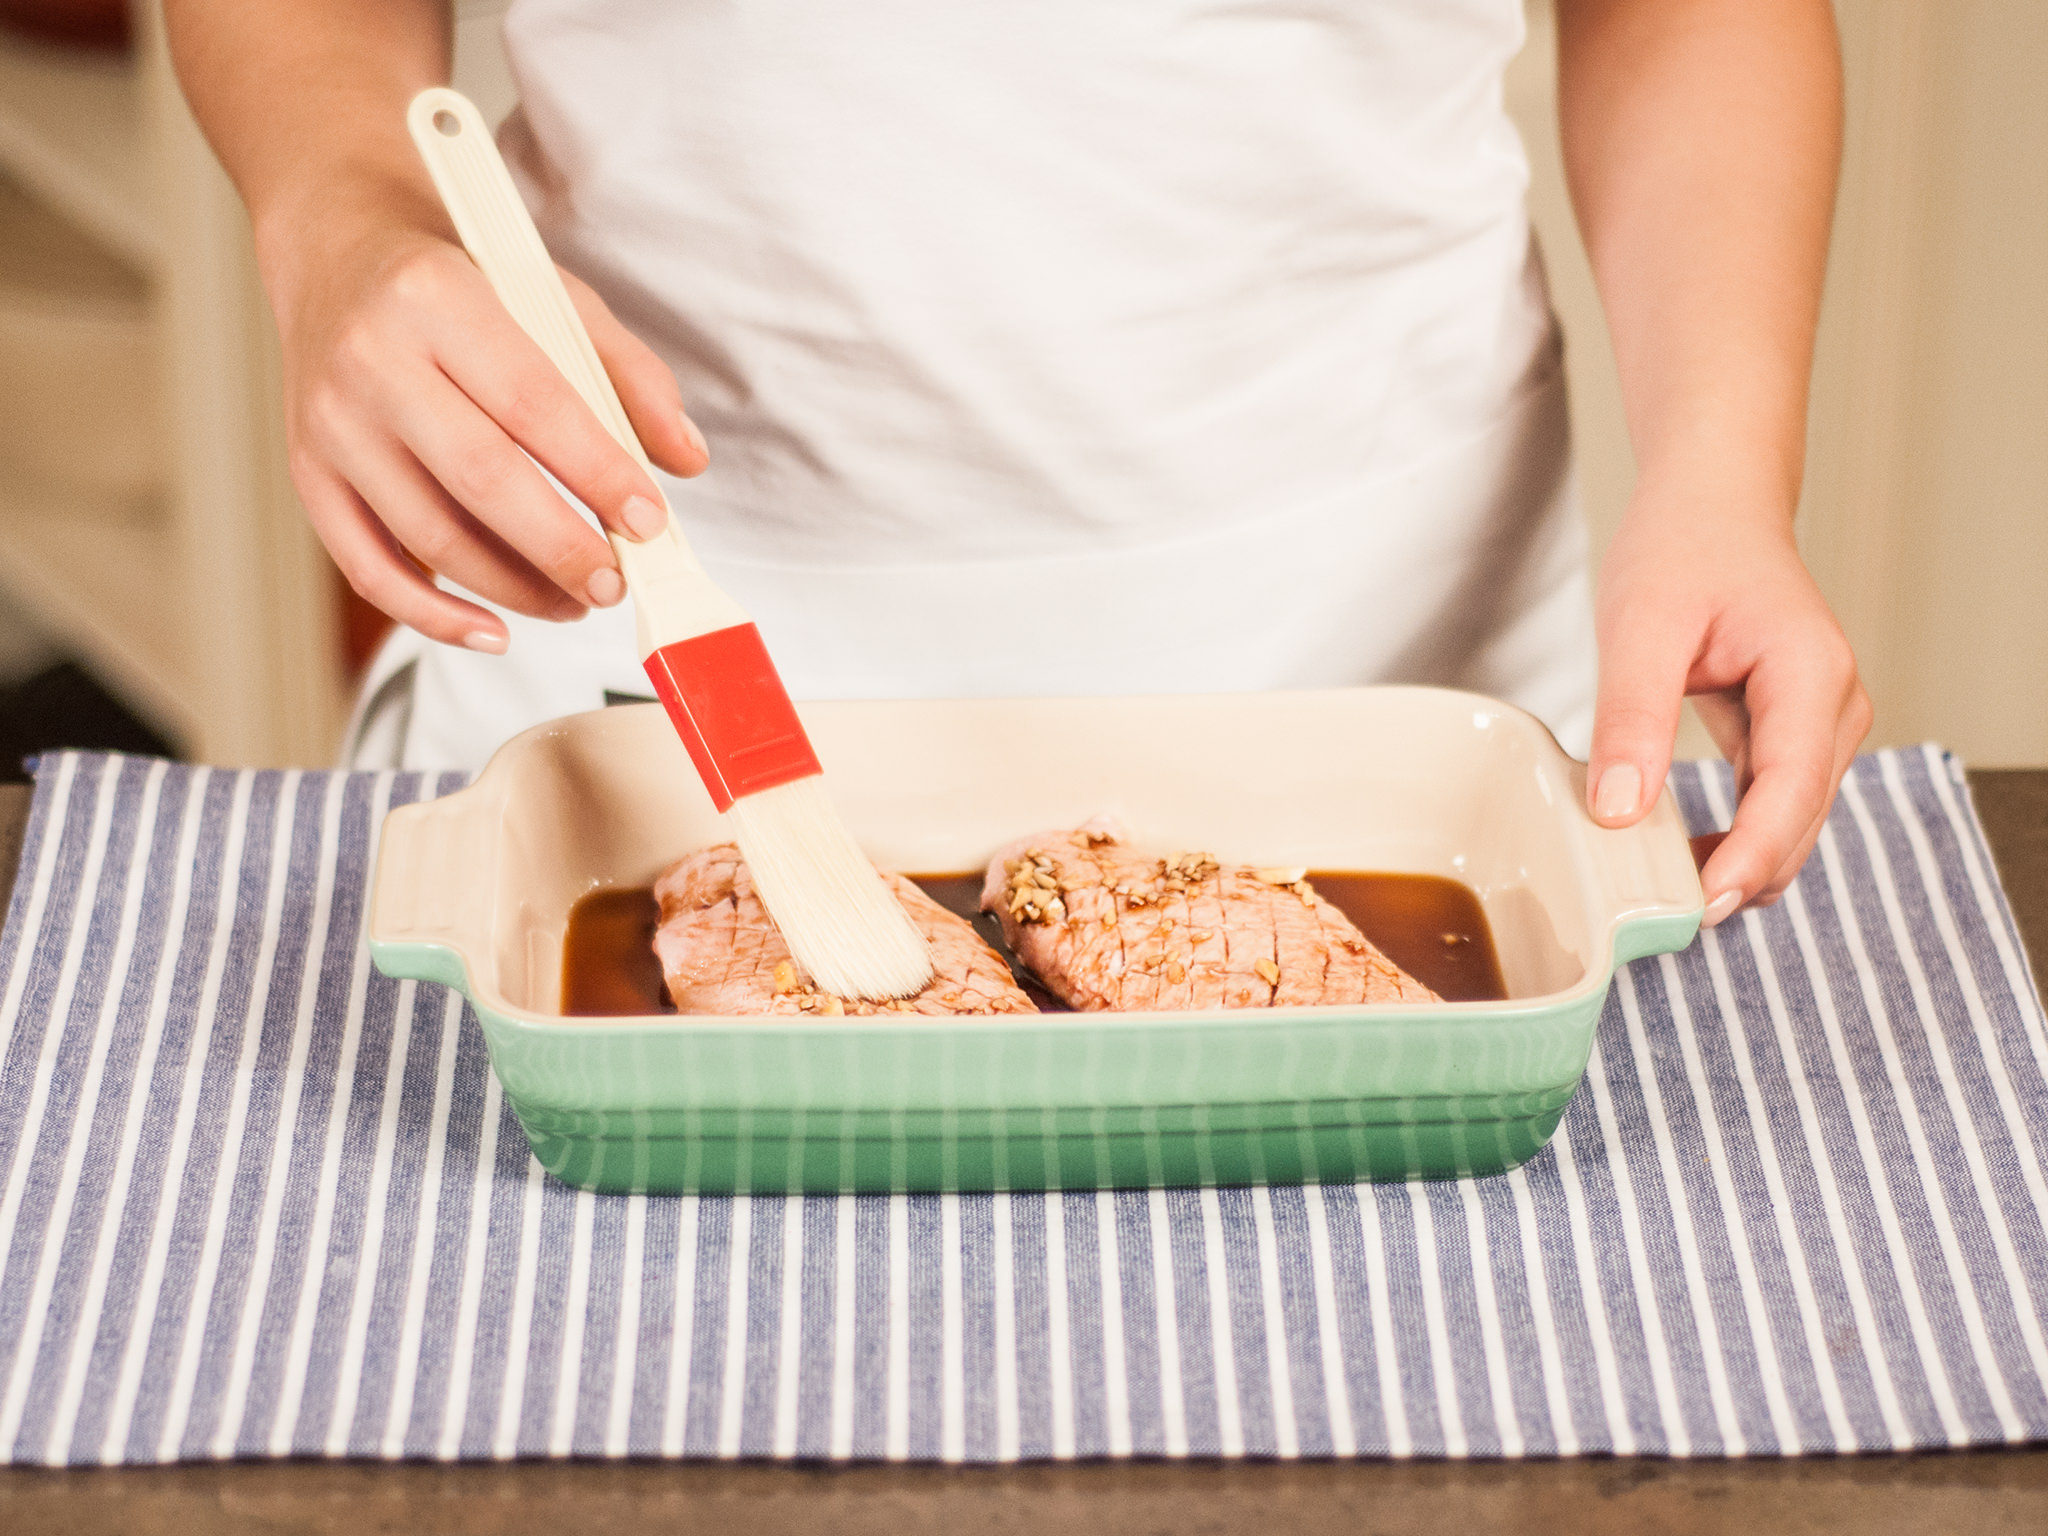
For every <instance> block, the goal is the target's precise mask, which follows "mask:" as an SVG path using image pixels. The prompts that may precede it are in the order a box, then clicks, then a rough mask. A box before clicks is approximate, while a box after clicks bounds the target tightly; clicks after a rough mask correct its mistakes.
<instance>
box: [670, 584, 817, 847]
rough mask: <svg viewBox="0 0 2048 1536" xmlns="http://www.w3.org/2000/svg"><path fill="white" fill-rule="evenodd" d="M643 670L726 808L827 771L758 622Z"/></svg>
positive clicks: (682, 647) (676, 651)
mask: <svg viewBox="0 0 2048 1536" xmlns="http://www.w3.org/2000/svg"><path fill="white" fill-rule="evenodd" d="M643 665H645V666H646V668H647V675H648V677H649V678H651V679H652V680H653V682H654V692H655V695H656V696H657V697H658V698H659V699H660V700H661V702H662V703H663V705H665V706H666V707H667V709H668V717H669V719H671V720H673V721H674V722H675V727H676V734H677V735H679V736H681V737H682V738H683V745H684V746H685V747H688V748H689V749H690V761H691V762H693V763H695V764H696V765H697V773H698V775H699V777H701V778H702V779H703V780H704V787H705V788H706V789H707V790H709V791H710V792H711V800H712V803H713V804H714V805H716V806H717V807H718V808H719V809H720V810H721V811H723V810H728V809H730V808H731V806H732V803H733V801H735V800H737V799H738V798H739V797H740V796H742V795H751V794H753V793H755V792H756V791H758V790H763V789H773V788H774V787H775V786H776V785H778V784H787V783H788V782H789V781H790V780H792V779H803V778H808V777H810V776H811V775H812V774H814V773H820V772H823V769H822V768H821V767H820V766H819V764H818V754H817V753H815V752H813V751H812V750H811V739H810V737H808V736H806V735H805V734H804V728H803V722H801V721H800V720H798V719H797V717H796V706H795V705H794V704H792V703H790V702H789V692H788V690H787V689H785V688H784V687H783V686H782V679H781V678H780V677H779V676H777V675H776V671H775V663H774V662H772V661H770V660H769V659H768V647H767V646H765V645H763V644H762V643H761V632H760V631H759V630H758V629H756V628H754V626H753V625H751V624H735V625H733V626H732V628H730V629H714V630H713V631H712V632H711V633H710V634H708V635H698V636H696V637H695V638H693V639H689V640H678V641H676V643H675V644H673V645H664V646H663V647H662V648H661V649H660V650H658V651H655V652H653V653H652V654H651V655H649V656H648V657H647V659H646V661H645V662H644V663H643Z"/></svg>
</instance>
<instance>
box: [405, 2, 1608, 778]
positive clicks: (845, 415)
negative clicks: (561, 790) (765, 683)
mask: <svg viewBox="0 0 2048 1536" xmlns="http://www.w3.org/2000/svg"><path fill="white" fill-rule="evenodd" d="M1522 31H1523V23H1522V8H1521V0H1245V3H1239V4H1232V5H1217V4H1213V3H1209V0H1119V3H1114V4H1104V3H1102V0H1038V3H1035V4H1031V5H1016V4H1012V5H988V4H983V5H962V4H958V3H941V0H870V3H867V4H863V5H858V6H847V5H837V4H828V3H822V0H784V3H754V4H747V5H737V4H732V3H729V0H717V3H714V0H516V3H515V4H514V6H513V8H512V10H511V12H510V15H509V16H508V19H507V22H506V33H505V36H506V46H507V52H508V56H509V58H510V61H511V64H512V67H513V71H514V74H515V75H516V77H517V79H518V82H519V86H520V93H521V103H522V104H521V108H520V110H519V112H518V113H516V114H515V115H514V117H513V118H512V119H511V120H510V121H509V122H508V124H507V125H506V128H505V130H504V132H503V135H502V140H503V143H504V146H505V149H506V153H507V156H508V158H509V159H510V160H511V161H512V163H513V165H514V168H515V172H516V174H518V175H519V177H520V179H521V181H522V183H523V185H524V189H525V191H526V194H527V197H528V201H529V203H530V205H531V206H532V207H533V209H534V212H535V216H536V219H537V221H538V223H539V225H540V228H541V232H542V234H543V236H544V237H545V238H546V239H547V241H548V244H549V246H550V248H551V249H552V250H553V252H554V253H555V255H556V257H557V259H558V260H560V261H561V262H562V263H563V264H564V265H566V266H568V267H570V268H571V269H573V270H574V271H576V272H578V273H579V274H581V275H582V276H583V277H584V278H585V279H586V280H588V281H589V282H590V283H591V284H592V285H593V286H594V287H595V288H596V289H597V290H598V291H599V292H600V293H601V294H603V295H604V297H605V298H606V299H607V301H608V302H609V303H610V304H611V305H612V307H613V309H614V310H615V311H616V312H617V313H618V315H619V316H620V318H621V319H622V320H624V321H625V323H626V324H627V325H629V326H630V327H632V328H633V329H634V330H635V331H636V332H637V333H638V334H639V335H641V336H642V337H644V338H645V339H646V340H647V341H648V342H649V343H650V344H651V345H653V346H654V348H655V349H656V350H657V351H658V352H660V353H661V354H662V356H663V357H664V358H665V359H666V360H667V361H668V362H669V363H670V364H671V365H672V366H673V368H674V369H675V371H676V374H677V376H678V378H679V380H680V382H681V385H682V389H683V394H684V397H685V399H686V400H687V401H688V402H689V406H690V410H691V414H692V416H693V417H694V419H695V420H696V421H697V422H698V423H699V424H700V425H701V426H702V427H703V429H704V432H705V435H706V436H707V437H708V439H709V440H710V442H711V445H712V461H713V467H712V469H711V470H710V472H709V473H707V474H706V475H704V476H703V477H701V478H700V479H698V480H696V481H691V482H670V483H669V486H668V489H669V491H670V493H671V497H672V499H673V501H674V504H675V507H676V510H677V513H678V515H679V517H680V518H681V520H682V523H683V527H684V529H685V531H686V533H687V534H688V536H689V538H690V540H691V542H692V543H693V544H694V546H695V547H696V548H697V550H698V552H699V553H700V555H701V556H702V557H703V559H704V561H705V563H706V565H707V566H708V567H709V568H710V569H711V570H712V572H713V574H714V575H715V576H716V577H717V578H718V579H719V581H720V582H721V584H723V585H725V586H726V587H727V588H728V589H729V590H731V591H732V592H733V594H734V595H735V596H736V597H738V598H739V599H740V601H741V602H743V603H744V604H746V605H747V606H748V608H749V609H750V610H751V611H752V612H753V613H754V615H755V617H756V619H757V621H758V622H759V624H760V626H761V630H762V633H763V634H764V636H765V637H766V638H767V641H768V644H769V647H770V650H771V651H772V652H773V654H774V655H775V657H776V660H777V663H778V665H779V667H780V669H781V671H782V673H783V676H784V678H785V680H786V681H787V682H788V684H789V686H790V689H791V691H792V692H793V693H794V694H795V695H796V696H797V697H798V698H805V697H841V698H844V697H889V696H894V697H903V696H915V695H924V696H942V695H962V694H979V695H990V694H1008V695H1022V694H1041V693H1042V694H1073V693H1092V694H1103V693H1120V692H1162V691H1167V692H1194V691H1228V690H1238V689H1255V688H1275V687H1288V686H1324V685H1330V684H1342V683H1355V682H1372V681H1405V682H1442V683H1450V684H1457V685H1461V686H1468V687H1474V688H1478V689H1480V690H1482V691H1486V692H1490V693H1494V694H1496V695H1499V696H1502V697H1506V698H1508V699H1510V700H1513V701H1515V702H1518V703H1521V704H1523V705H1524V706H1525V707H1528V708H1531V709H1533V710H1534V711H1535V712H1536V713H1538V714H1539V715H1541V716H1542V717H1543V718H1545V719H1546V720H1547V721H1549V722H1550V723H1551V725H1552V727H1553V728H1554V729H1556V730H1557V731H1558V732H1559V734H1560V736H1561V737H1563V738H1564V739H1565V740H1566V741H1567V743H1568V744H1570V745H1574V746H1582V745H1583V743H1584V738H1585V735H1586V733H1587V730H1588V728H1589V725H1590V719H1591V699H1592V681H1593V659H1592V656H1593V653H1592V641H1591V629H1590V621H1589V618H1588V604H1587V600H1586V586H1585V574H1584V548H1583V537H1582V534H1581V532H1580V529H1579V526H1578V519H1577V517H1576V515H1575V513H1574V511H1573V509H1572V507H1571V495H1570V490H1569V473H1568V467H1569V466H1568V459H1569V455H1568V450H1567V439H1566V422H1565V412H1564V400H1563V389H1562V381H1561V369H1560V365H1559V348H1558V343H1557V338H1556V332H1555V328H1554V325H1553V323H1552V320H1551V317H1550V312H1549V307H1548V303H1547V300H1546V296H1545V292H1544V288H1543V282H1542V276H1541V271H1540V266H1539V264H1538V263H1537V261H1536V258H1535V255H1534V250H1533V247H1532V244H1531V239H1530V232H1529V226H1528V220H1527V216H1526V212H1525V209H1524V191H1525V187H1526V183H1527V166H1526V162H1525V159H1524V156H1523V152H1522V148H1521V144H1520V142H1519V140H1518V138H1517V136H1516V134H1515V131H1514V128H1513V126H1512V124H1511V123H1510V122H1509V120H1508V118H1507V116H1506V114H1505V112H1504V110H1503V107H1502V101H1501V82H1502V73H1503V70H1504V68H1505V66H1506V64H1507V62H1508V60H1509V59H1510V58H1511V57H1512V56H1513V54H1514V53H1515V51H1516V50H1517V49H1518V48H1519V47H1520V45H1521V41H1522ZM512 628H513V646H512V649H511V652H510V653H509V654H508V655H507V656H505V657H503V658H493V657H483V656H477V655H472V654H469V653H463V652H458V651H454V650H450V649H446V648H441V647H430V646H424V645H422V643H421V642H419V641H417V640H416V639H414V638H411V637H406V638H402V639H399V640H396V641H394V642H393V646H392V649H391V651H390V653H389V654H388V655H387V656H386V657H385V658H384V662H383V665H382V667H381V668H380V673H383V672H388V671H389V670H390V669H391V668H392V667H393V666H395V665H397V664H399V663H400V662H401V661H403V660H404V659H406V658H407V657H409V656H412V655H415V654H417V656H418V662H419V669H418V676H417V678H416V681H415V684H414V702H413V709H412V718H411V726H410V730H409V732H408V734H407V741H406V746H405V750H404V756H405V758H406V760H407V761H408V762H410V763H413V764H417V765H422V766H425V765H438V764H454V765H472V766H473V765H474V764H475V763H477V762H479V761H480V760H481V758H482V757H483V756H485V755H487V753H488V751H489V750H490V748H491V747H492V746H494V745H495V744H496V743H497V742H498V741H499V740H502V739H503V738H504V737H505V736H506V735H509V734H510V733H511V732H512V731H514V730H517V729H519V728H522V727H523V726H525V725H527V724H531V723H534V722H535V721H537V720H540V719H545V718H549V717H551V716H553V715H556V714H561V713H565V712H569V711H572V710H575V709H582V708H591V707H595V706H596V705H597V704H599V703H601V702H602V700H603V697H604V693H605V690H607V689H610V690H614V691H616V692H640V693H644V692H646V691H647V690H646V684H645V682H644V679H643V678H642V676H641V674H640V672H639V668H638V665H637V661H636V658H635V656H634V652H633V645H632V639H631V624H630V617H629V614H628V613H627V611H626V610H625V609H619V610H613V611H611V612H609V613H603V614H597V615H593V616H592V618H591V619H589V620H586V621H584V622H583V623H582V624H579V625H574V626H567V627H561V626H553V625H545V624H538V623H529V622H524V621H517V620H515V621H513V625H512Z"/></svg>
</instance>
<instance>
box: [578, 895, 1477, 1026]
mask: <svg viewBox="0 0 2048 1536" xmlns="http://www.w3.org/2000/svg"><path fill="white" fill-rule="evenodd" d="M911 878H912V879H913V880H915V881H916V882H917V883H918V884H919V885H920V886H922V887H923V888H924V890H925V892H926V894H928V895H929V896H930V897H931V898H932V900H934V901H936V902H937V903H938V904H939V905H940V906H942V907H944V908H945V909H946V910H947V911H949V912H953V913H957V914H958V915H959V916H961V917H964V918H966V919H967V920H968V921H969V922H970V923H973V924H974V926H975V931H976V932H978V933H980V934H981V936H982V937H983V938H985V939H987V940H988V941H989V942H990V944H992V945H993V946H994V947H995V949H996V950H997V951H998V952H999V953H1001V954H1003V955H1004V957H1005V958H1008V951H1007V950H1006V949H1005V947H1004V945H1003V943H1002V933H1001V929H1000V928H999V927H998V925H997V923H996V921H995V919H994V918H993V917H990V916H989V915H987V914H986V913H983V912H981V911H980V910H979V907H980V903H981V883H982V877H981V876H980V875H979V874H972V875H913V876H911ZM1308 878H1309V882H1310V884H1312V885H1313V886H1314V887H1315V888H1316V890H1317V892H1318V893H1319V894H1320V895H1321V896H1322V897H1323V899H1324V900H1325V901H1327V902H1329V903H1330V904H1331V905H1332V906H1334V907H1336V908H1337V909H1338V910H1339V911H1340V912H1342V913H1343V914H1344V915H1345V916H1346V917H1348V918H1350V919H1351V921H1352V922H1354V923H1356V924H1358V927H1359V931H1360V932H1362V933H1363V934H1364V935H1365V936H1366V937H1367V938H1369V939H1371V940H1372V941H1373V943H1375V944H1377V945H1378V946H1379V947H1380V948H1381V949H1382V950H1384V951H1385V952H1386V955H1387V958H1388V959H1390V960H1392V961H1393V962H1394V963H1395V964H1396V965H1398V966H1400V967H1401V969H1402V970H1404V971H1406V972H1407V973H1408V974H1409V975H1411V976H1413V977H1414V978H1415V979H1416V980H1417V981H1419V982H1421V983H1422V984H1423V985H1424V986H1427V987H1429V988H1430V989H1431V990H1433V991H1434V992H1435V993H1436V994H1437V995H1438V996H1439V997H1441V998H1443V999H1444V1000H1445V1001H1446V1002H1452V1003H1463V1002H1499V1001H1501V1000H1502V999H1504V998H1505V997H1506V996H1507V995H1508V989H1507V981H1506V979H1505V978H1504V977H1503V976H1502V974H1501V969H1500V955H1499V953H1498V952H1497V951H1496V950H1495V948H1494V944H1493V930H1492V929H1491V928H1490V927H1488V926H1487V922H1486V912H1485V910H1484V909H1483V908H1482V907H1481V906H1480V905H1479V898H1478V897H1477V896H1476V895H1475V894H1473V892H1472V890H1471V888H1470V887H1468V886H1465V885H1461V884H1460V883H1459V882H1458V881H1456V880H1446V879H1443V878H1442V877H1440V876H1437V875H1387V874H1365V873H1354V872H1349V871H1342V870H1337V871H1333V870H1311V871H1309V876H1308ZM659 921H660V912H659V911H658V909H657V908H656V906H655V902H654V892H653V891H651V890H649V889H646V888H645V887H638V888H633V889H611V890H598V891H592V892H590V894H589V895H587V896H585V897H583V898H582V899H581V900H580V901H578V902H577V903H576V905H575V906H573V907H571V908H570V909H569V931H568V934H567V936H566V937H565V938H564V940H563V942H562V1012H563V1013H564V1014H566V1015H568V1016H570V1017H572V1018H614V1017H618V1016H620V1015H634V1014H639V1015H645V1014H650V1013H673V1012H675V1007H674V1005H673V1004H671V1003H670V1002H669V1000H668V991H667V989H666V987H664V985H663V984H662V978H661V966H660V965H659V963H657V961H656V960H655V958H654V929H655V925H656V923H657V922H659ZM1018 979H1019V981H1020V982H1023V984H1024V987H1025V990H1026V991H1028V992H1029V993H1030V994H1031V999H1032V1001H1033V1002H1035V1003H1037V1004H1038V1006H1039V1007H1040V1008H1041V1009H1044V1010H1045V1011H1047V1012H1065V1011H1066V1005H1065V1004H1064V1003H1061V1002H1060V1001H1058V999H1056V998H1054V997H1053V996H1052V995H1051V994H1049V993H1047V992H1046V991H1044V990H1043V989H1042V988H1040V987H1039V986H1038V985H1037V983H1036V982H1034V981H1031V980H1029V979H1028V978H1026V977H1022V976H1020V977H1019V978H1018Z"/></svg>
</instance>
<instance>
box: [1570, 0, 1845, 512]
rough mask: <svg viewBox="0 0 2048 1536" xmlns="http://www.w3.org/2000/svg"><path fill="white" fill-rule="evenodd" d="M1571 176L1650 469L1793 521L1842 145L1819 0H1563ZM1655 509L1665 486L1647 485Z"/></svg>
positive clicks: (1829, 30)
mask: <svg viewBox="0 0 2048 1536" xmlns="http://www.w3.org/2000/svg"><path fill="white" fill-rule="evenodd" d="M1557 14H1558V44H1559V52H1558V95H1559V118H1560V126H1561V128H1562V133H1563V141H1564V152H1565V166H1566V173H1567V176H1568V179H1569V181H1570V185H1571V191H1572V199H1573V202H1574V205H1575V207H1576V209H1577V212H1578V217H1579V225H1580V228H1581V230H1582V232H1583V234H1584V236H1585V241H1586V247H1587V251H1588V253H1589V255H1590V256H1591V258H1592V263H1593V270H1594V275H1595V278H1596V280H1597V282H1598V284H1599V288H1600V294H1601V299H1602V303H1603V306H1604V308H1605V310H1606V313H1607V319H1608V326H1609V330H1610V332H1611V334H1612V336H1613V340H1614V348H1615V358H1616V363H1617V365H1618V367H1619V370H1620V376H1621V384H1622V394H1623V400H1624V405H1625V409H1626V412H1627V416H1628V425H1629V436H1630V440H1631V442H1632V444H1633V446H1634V448H1635V453H1636V460H1637V465H1638V470H1639V474H1640V476H1641V477H1642V482H1643V483H1644V484H1645V485H1648V486H1655V485H1659V484H1674V485H1675V484H1682V483H1686V482H1689V481H1690V482H1694V483H1698V482H1700V481H1703V480H1704V481H1708V482H1711V483H1715V484H1718V485H1721V486H1723V487H1725V488H1727V489H1728V490H1729V491H1730V492H1731V493H1733V494H1730V495H1728V496H1726V497H1725V498H1722V499H1720V500H1719V501H1717V504H1716V505H1717V515H1722V514H1725V515H1727V516H1758V517H1766V518H1771V519H1774V520H1783V519H1789V517H1790V515H1791V512H1792V509H1793V507H1794V506H1795V505H1796V503H1797V500H1798V494H1799V482H1800V477H1801V473H1802V470H1803V462H1804V450H1805V430H1806V399H1807V381H1808V375H1809V372H1810V369H1811V366H1812V356H1813V336H1814V328H1815V324H1816V321H1817V318H1818V314H1819V309H1820V291H1821V280H1822V276H1823V272H1824V269H1825V266H1826V259H1827V241H1828V227H1829V222H1830V218H1831V215H1832V210H1833V201H1834V186H1835V174H1836V166H1837V163H1838V160H1839V157H1840V146H1841V68H1840V56H1839V52H1838V48H1837V44H1836V39H1835V29H1834V18H1833V13H1832V11H1831V10H1830V8H1829V6H1828V3H1827V0H1558V5H1557ZM1638 501H1639V503H1640V504H1649V505H1655V504H1658V503H1657V499H1656V498H1642V497H1639V498H1638Z"/></svg>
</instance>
